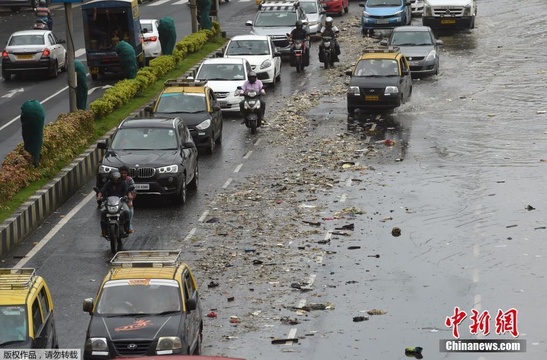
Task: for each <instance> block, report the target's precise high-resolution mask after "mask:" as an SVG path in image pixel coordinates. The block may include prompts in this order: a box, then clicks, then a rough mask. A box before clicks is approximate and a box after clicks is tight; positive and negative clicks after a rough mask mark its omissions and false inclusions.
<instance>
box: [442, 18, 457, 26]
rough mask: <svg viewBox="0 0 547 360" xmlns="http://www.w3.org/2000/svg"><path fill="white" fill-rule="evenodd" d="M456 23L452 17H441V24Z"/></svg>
mask: <svg viewBox="0 0 547 360" xmlns="http://www.w3.org/2000/svg"><path fill="white" fill-rule="evenodd" d="M455 23H456V20H454V19H443V20H441V24H444V25H453V24H455Z"/></svg>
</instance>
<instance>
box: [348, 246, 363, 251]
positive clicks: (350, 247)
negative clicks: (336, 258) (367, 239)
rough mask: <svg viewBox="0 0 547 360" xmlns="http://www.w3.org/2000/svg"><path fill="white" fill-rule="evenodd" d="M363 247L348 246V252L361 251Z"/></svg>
mask: <svg viewBox="0 0 547 360" xmlns="http://www.w3.org/2000/svg"><path fill="white" fill-rule="evenodd" d="M360 248H361V247H360V246H356V245H354V246H348V250H357V249H360Z"/></svg>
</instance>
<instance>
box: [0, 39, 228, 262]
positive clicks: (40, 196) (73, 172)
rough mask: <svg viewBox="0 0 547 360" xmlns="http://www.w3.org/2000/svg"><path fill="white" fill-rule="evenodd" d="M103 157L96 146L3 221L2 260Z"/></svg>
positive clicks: (73, 191)
mask: <svg viewBox="0 0 547 360" xmlns="http://www.w3.org/2000/svg"><path fill="white" fill-rule="evenodd" d="M221 49H223V47H221V48H220V49H217V50H215V51H214V52H213V53H211V54H209V55H208V56H207V57H206V59H207V58H212V57H216V53H217V51H220V50H221ZM200 64H201V62H199V63H198V64H196V65H195V66H193V67H192V68H190V69H189V70H188V71H187V72H185V73H184V74H183V75H182V77H183V78H187V77H188V76H192V77H194V76H195V74H196V71H197V69H198V67H199V65H200ZM149 105H150V104H149ZM142 116H145V111H144V107H142V108H141V109H139V110H137V111H135V112H133V113H132V114H130V115H129V116H128V118H135V117H142ZM115 131H116V128H114V129H112V130H110V131H109V132H108V134H106V135H105V136H103V137H101V138H100V139H99V140H98V141H97V142H99V141H105V140H109V139H110V138H111V137H112V136H113V135H114V132H115ZM103 155H104V150H101V149H98V148H97V143H95V144H94V145H92V146H90V147H89V148H88V149H87V150H86V151H85V152H83V153H82V154H81V155H80V156H79V157H77V158H76V159H75V160H74V161H73V162H71V163H70V165H68V166H66V167H65V168H63V169H62V170H61V172H59V174H57V176H56V177H55V178H54V179H53V180H51V181H50V182H49V183H48V184H47V185H45V186H44V187H42V188H41V189H40V190H38V191H37V192H36V193H35V194H34V195H32V196H31V197H30V198H29V199H28V200H27V201H26V202H25V203H24V204H23V205H21V206H20V207H19V208H18V209H17V210H16V211H14V212H13V214H12V216H11V217H9V218H8V219H6V220H4V222H3V223H2V224H0V258H3V257H5V256H6V255H8V254H9V252H10V251H11V250H13V249H14V248H15V247H16V246H17V245H18V244H19V243H21V242H22V241H23V240H25V239H26V238H27V237H29V236H30V235H31V234H32V233H33V232H34V231H35V230H36V229H37V228H38V227H39V226H40V225H42V224H43V222H44V221H45V220H46V219H47V218H48V217H49V216H50V215H51V214H53V212H55V211H56V210H57V209H58V208H59V207H60V206H61V205H63V204H64V203H65V202H66V201H67V200H68V199H70V198H71V197H72V196H73V195H74V194H76V192H78V190H80V189H81V188H82V187H83V186H85V184H87V182H88V181H89V180H90V179H91V178H93V177H95V175H96V171H97V167H98V166H99V163H100V161H101V160H102V158H103Z"/></svg>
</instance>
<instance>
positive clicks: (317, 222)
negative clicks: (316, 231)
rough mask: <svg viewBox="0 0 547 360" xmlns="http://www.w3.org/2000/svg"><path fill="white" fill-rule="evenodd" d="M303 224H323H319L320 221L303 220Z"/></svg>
mask: <svg viewBox="0 0 547 360" xmlns="http://www.w3.org/2000/svg"><path fill="white" fill-rule="evenodd" d="M302 222H303V223H304V224H308V225H313V226H321V222H319V221H306V220H303V221H302Z"/></svg>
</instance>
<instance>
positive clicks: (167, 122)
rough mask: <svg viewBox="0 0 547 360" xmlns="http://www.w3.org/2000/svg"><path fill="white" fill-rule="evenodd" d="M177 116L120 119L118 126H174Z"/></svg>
mask: <svg viewBox="0 0 547 360" xmlns="http://www.w3.org/2000/svg"><path fill="white" fill-rule="evenodd" d="M177 120H179V118H134V119H126V120H124V121H122V123H121V124H120V126H119V128H124V129H126V128H143V127H144V128H146V127H150V128H154V127H155V128H170V129H173V128H175V123H176V122H177Z"/></svg>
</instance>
